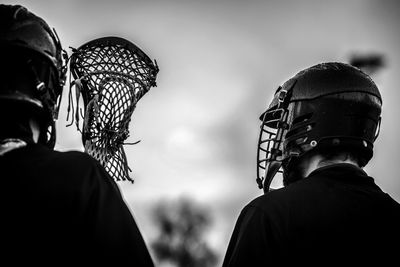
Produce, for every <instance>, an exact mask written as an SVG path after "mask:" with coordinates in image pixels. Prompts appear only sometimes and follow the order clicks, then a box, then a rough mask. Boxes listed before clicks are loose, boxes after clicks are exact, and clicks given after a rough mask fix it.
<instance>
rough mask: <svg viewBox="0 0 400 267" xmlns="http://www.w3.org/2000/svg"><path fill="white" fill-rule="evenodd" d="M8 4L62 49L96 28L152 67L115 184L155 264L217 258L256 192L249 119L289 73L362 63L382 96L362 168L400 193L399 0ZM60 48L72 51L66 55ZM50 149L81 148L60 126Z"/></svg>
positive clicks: (53, 0) (72, 131) (46, 0)
mask: <svg viewBox="0 0 400 267" xmlns="http://www.w3.org/2000/svg"><path fill="white" fill-rule="evenodd" d="M5 2H6V3H9V4H21V5H24V6H26V7H27V8H28V9H30V10H31V11H32V12H34V13H35V14H37V15H39V16H41V17H42V18H44V19H45V20H46V21H47V22H48V23H49V24H50V25H51V26H52V27H54V28H56V30H57V33H58V35H59V37H60V39H61V42H62V44H63V46H64V48H68V47H70V46H71V47H75V48H77V47H79V46H80V45H82V44H83V43H85V42H87V41H89V40H92V39H94V38H98V37H102V36H110V35H112V36H120V37H123V38H126V39H129V40H130V41H132V42H133V43H135V44H136V45H137V46H139V47H140V48H141V49H142V50H143V51H144V52H145V53H146V54H147V55H149V57H150V58H152V59H156V60H157V62H158V65H159V68H160V72H159V75H158V79H157V84H158V86H157V87H154V88H152V89H151V90H150V91H149V92H148V93H147V94H146V95H145V96H144V97H143V98H142V99H141V100H140V101H139V103H138V105H137V107H136V110H135V112H134V113H133V117H132V121H131V124H130V135H131V136H130V138H129V139H128V140H127V141H130V142H134V141H138V140H141V142H140V143H139V144H137V145H133V146H126V147H125V151H126V153H127V157H128V161H129V166H130V167H131V169H132V170H133V172H132V173H131V175H132V177H133V178H134V179H135V183H134V184H131V183H129V182H121V183H119V186H120V188H121V191H122V194H123V196H124V198H125V200H126V203H127V204H128V205H129V207H130V209H131V211H132V213H133V214H134V217H135V219H136V221H137V223H138V225H139V227H140V229H141V231H142V234H143V236H144V239H145V241H146V243H147V244H148V246H149V249H150V251H151V254H152V255H153V257H154V259H155V262H156V265H157V266H219V265H221V263H222V259H223V256H224V253H225V251H226V248H227V244H228V241H229V238H230V235H231V233H232V230H233V226H234V224H235V221H236V219H237V217H238V215H239V212H240V210H241V209H242V208H243V206H244V205H246V204H247V203H248V202H249V201H251V200H252V199H253V198H255V197H257V196H259V195H261V194H262V192H261V190H259V189H258V188H257V185H256V182H255V178H256V152H257V140H258V133H259V132H258V130H259V125H260V122H259V121H258V117H259V115H260V114H261V113H262V112H263V111H264V109H265V108H266V106H267V104H268V103H269V101H270V100H271V98H272V94H273V93H274V91H275V89H276V88H277V87H278V86H279V85H280V84H281V83H283V82H284V81H285V80H286V79H288V78H290V77H291V76H293V75H294V74H296V73H297V72H298V71H299V70H301V69H304V68H306V67H309V66H311V65H314V64H317V63H320V62H323V61H343V62H348V63H353V64H355V65H358V66H360V67H363V68H364V69H365V70H366V71H368V72H369V73H370V74H371V75H372V77H373V79H374V80H375V82H376V83H377V85H378V87H379V88H380V90H381V93H382V96H383V120H382V128H381V133H380V137H379V138H378V140H377V142H376V149H375V157H374V159H373V160H372V161H371V162H370V164H369V165H368V167H367V168H366V171H367V172H368V173H369V174H370V175H371V176H373V177H375V180H376V183H377V184H378V185H379V186H380V187H381V188H382V189H383V190H384V191H385V192H387V193H388V194H390V195H391V196H392V197H393V198H394V199H396V200H397V201H400V178H399V177H398V176H399V175H398V174H399V173H400V164H399V163H398V161H397V159H398V151H399V149H400V146H399V144H400V141H399V136H400V126H399V123H400V118H399V115H400V105H399V104H398V102H399V100H400V99H399V96H400V91H399V88H398V87H399V84H400V75H399V73H400V53H399V47H400V35H399V26H400V25H399V22H400V3H399V2H398V1H395V0H393V1H382V0H376V1H372V0H343V1H320V0H311V1H282V0H279V1H261V0H260V1H258V0H246V1H238V0H230V1H229V0H213V1H212V0H203V1H195V0H151V1H150V0H148V1H136V0H130V1H129V0H125V1H123V0H113V1H105V0H103V1H100V0H98V1H95V0H69V1H63V0H35V1H28V0H26V1H22V0H21V1H5ZM68 50H69V53H71V50H70V49H68ZM67 89H68V88H67V87H66V88H65V90H64V96H63V102H62V106H61V109H62V111H61V113H60V118H59V121H58V123H57V130H58V139H57V144H56V149H57V150H61V151H65V150H82V144H81V139H80V134H79V133H78V132H77V131H76V128H75V127H74V126H71V127H66V125H67V124H68V123H67V121H66V117H67V112H66V107H67V104H68V103H67V99H68V97H67V93H68V90H67Z"/></svg>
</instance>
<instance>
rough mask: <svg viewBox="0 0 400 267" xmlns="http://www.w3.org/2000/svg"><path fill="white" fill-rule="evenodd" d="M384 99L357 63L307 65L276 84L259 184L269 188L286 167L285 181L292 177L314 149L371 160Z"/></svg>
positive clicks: (265, 117)
mask: <svg viewBox="0 0 400 267" xmlns="http://www.w3.org/2000/svg"><path fill="white" fill-rule="evenodd" d="M381 105H382V99H381V95H380V93H379V90H378V88H377V86H376V85H375V83H374V82H373V81H372V79H371V78H370V77H369V76H368V75H367V74H365V73H363V72H362V71H361V70H359V69H357V68H355V67H353V66H350V65H347V64H344V63H336V62H334V63H322V64H318V65H315V66H312V67H310V68H307V69H305V70H302V71H301V72H299V73H298V74H296V75H295V76H294V77H292V78H291V79H289V80H288V81H286V82H285V83H284V84H283V85H282V86H280V87H279V88H278V89H277V91H276V93H275V95H274V98H273V100H272V102H271V103H270V105H269V106H268V108H267V110H266V112H264V113H263V114H262V115H261V117H260V119H261V121H262V125H261V132H260V139H259V148H258V159H257V168H258V178H257V181H258V183H259V186H260V187H261V186H263V187H264V190H265V191H268V190H269V186H270V183H271V181H272V179H273V178H274V176H275V174H276V173H277V172H278V171H280V170H281V169H283V176H284V184H288V183H291V182H293V181H294V179H293V177H291V176H290V171H291V170H292V169H294V168H295V166H296V163H298V162H299V161H300V160H301V159H302V158H304V157H306V156H308V155H310V154H311V153H318V154H322V155H329V154H335V153H336V154H337V153H342V152H345V153H348V154H350V155H351V156H352V157H353V158H355V160H356V161H357V162H358V164H359V165H360V166H364V165H366V164H367V163H368V161H369V160H370V159H371V158H372V154H373V143H374V141H375V139H376V138H377V135H378V133H379V127H380V114H381ZM299 178H302V177H297V178H295V179H299Z"/></svg>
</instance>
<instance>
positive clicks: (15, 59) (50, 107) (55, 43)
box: [0, 5, 66, 141]
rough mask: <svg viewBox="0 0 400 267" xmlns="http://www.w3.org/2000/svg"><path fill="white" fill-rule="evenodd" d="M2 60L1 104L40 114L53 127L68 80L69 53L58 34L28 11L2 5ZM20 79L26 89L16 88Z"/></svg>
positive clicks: (0, 29) (0, 23) (0, 13)
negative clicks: (16, 105) (23, 107)
mask: <svg viewBox="0 0 400 267" xmlns="http://www.w3.org/2000/svg"><path fill="white" fill-rule="evenodd" d="M0 58H1V60H0V67H1V70H0V71H1V73H0V75H1V76H2V80H3V81H2V84H1V85H0V100H1V101H3V100H6V101H8V103H9V102H10V101H15V103H20V104H23V105H25V106H26V105H28V106H31V107H33V108H35V109H37V110H40V111H41V112H42V113H43V114H44V115H45V116H44V117H45V118H46V120H47V121H48V122H47V124H48V126H51V124H53V123H54V120H55V119H56V118H57V113H58V109H59V105H60V96H61V94H62V89H63V86H64V83H65V77H66V64H65V61H64V60H65V59H66V53H65V51H64V50H63V49H62V47H61V44H60V41H59V39H58V37H57V35H56V34H55V32H54V31H52V30H51V29H50V27H49V26H48V24H47V23H46V22H45V21H44V20H43V19H41V18H39V17H37V16H36V15H34V14H33V13H31V12H29V11H28V10H27V9H26V8H25V7H22V6H19V5H0ZM20 79H26V81H27V82H25V83H24V85H26V86H16V84H21V82H20V81H19V80H20ZM53 128H54V127H53ZM53 130H54V129H53ZM53 138H54V136H53ZM53 141H54V140H53Z"/></svg>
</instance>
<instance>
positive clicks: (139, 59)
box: [67, 37, 158, 182]
mask: <svg viewBox="0 0 400 267" xmlns="http://www.w3.org/2000/svg"><path fill="white" fill-rule="evenodd" d="M70 71H71V74H72V76H73V77H74V80H73V81H72V82H71V84H70V93H69V94H70V103H73V101H72V100H71V98H72V93H71V92H72V87H75V96H76V110H75V120H76V121H75V122H76V125H77V127H78V130H80V128H79V119H80V117H81V118H83V123H82V124H83V125H82V131H81V133H82V142H83V145H84V147H85V152H87V153H88V154H89V155H91V156H92V157H94V158H95V159H97V160H98V161H100V163H101V164H102V165H103V166H104V167H105V169H106V170H107V172H108V173H109V174H110V176H111V177H113V178H114V179H115V180H116V181H121V180H129V181H131V182H133V179H132V178H131V177H130V176H129V172H128V171H131V170H130V168H129V167H128V164H127V159H126V155H125V151H124V148H123V145H124V144H127V143H124V141H125V140H126V139H127V138H128V137H129V123H130V121H131V116H132V113H133V111H134V109H135V107H136V104H137V102H138V101H139V100H140V98H142V97H143V96H144V95H145V94H146V93H147V92H148V91H149V90H150V88H151V87H152V86H156V77H157V73H158V67H157V62H156V61H155V62H154V64H153V62H152V60H151V59H150V58H149V57H148V56H147V55H146V54H145V53H144V52H143V51H142V50H140V49H139V48H138V47H137V46H136V45H134V44H133V43H131V42H129V41H128V40H125V39H123V38H119V37H104V38H99V39H95V40H93V41H90V42H88V43H86V44H84V45H82V46H81V47H79V48H78V49H73V54H72V56H71V62H70ZM81 95H82V99H83V105H84V112H83V114H82V109H80V107H79V98H80V96H81ZM69 109H70V107H68V110H69ZM73 110H74V109H73V108H72V112H74V111H73ZM68 112H69V111H68ZM73 118H74V115H72V122H71V124H72V123H73ZM67 119H68V118H67Z"/></svg>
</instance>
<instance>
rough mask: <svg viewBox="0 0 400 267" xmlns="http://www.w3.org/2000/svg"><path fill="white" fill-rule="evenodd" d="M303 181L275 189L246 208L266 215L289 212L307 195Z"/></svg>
mask: <svg viewBox="0 0 400 267" xmlns="http://www.w3.org/2000/svg"><path fill="white" fill-rule="evenodd" d="M303 183H304V182H303V181H298V182H296V183H293V184H291V185H289V186H286V187H282V188H278V189H274V190H271V191H269V192H268V193H266V194H263V195H261V196H258V197H256V198H254V199H253V200H252V201H250V202H249V203H248V204H247V206H246V208H251V209H257V210H260V211H263V212H266V213H270V212H278V211H285V210H286V211H287V210H289V209H290V208H291V207H292V206H293V205H296V203H295V202H297V201H298V199H299V198H301V196H304V194H307V192H306V191H307V190H308V188H307V186H303Z"/></svg>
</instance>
